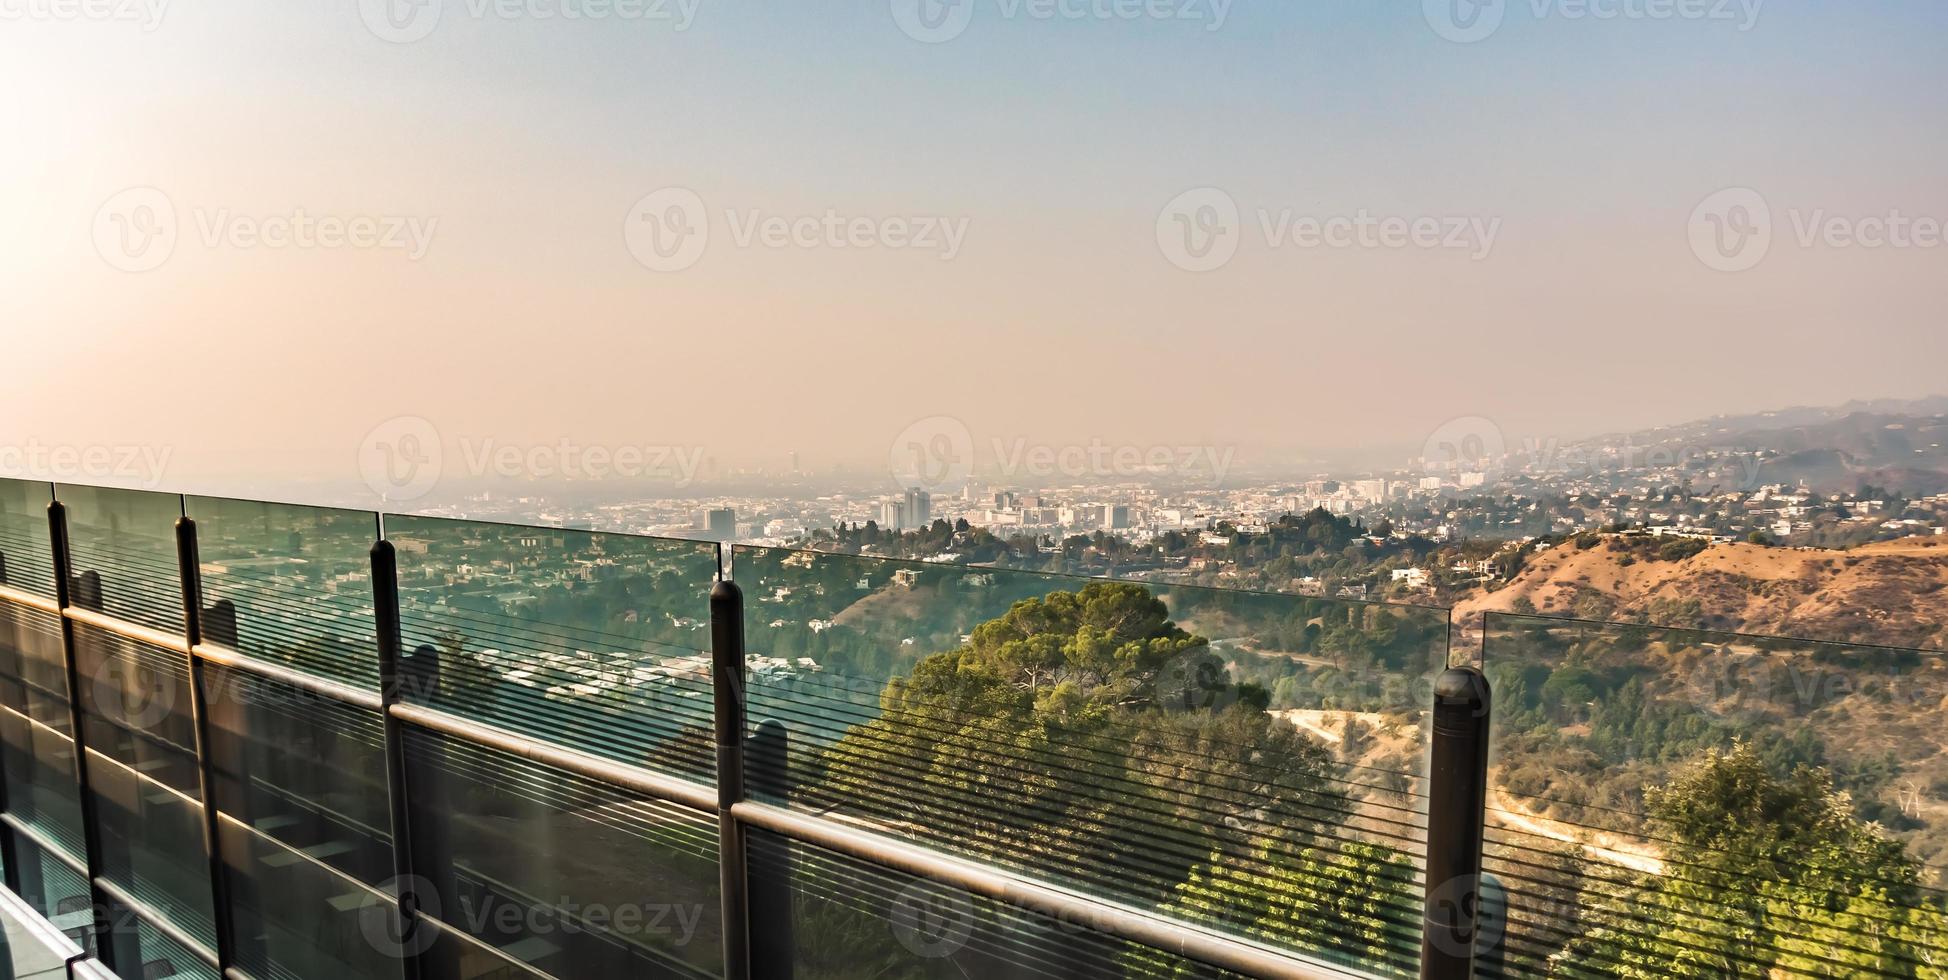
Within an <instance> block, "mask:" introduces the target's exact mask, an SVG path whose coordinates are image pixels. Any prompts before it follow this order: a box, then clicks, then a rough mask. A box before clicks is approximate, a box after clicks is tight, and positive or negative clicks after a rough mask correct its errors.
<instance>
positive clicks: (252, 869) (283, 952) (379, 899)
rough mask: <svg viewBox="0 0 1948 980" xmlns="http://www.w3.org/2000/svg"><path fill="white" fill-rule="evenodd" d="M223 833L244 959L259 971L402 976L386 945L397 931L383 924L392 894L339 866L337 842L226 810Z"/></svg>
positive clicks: (397, 979)
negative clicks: (310, 840)
mask: <svg viewBox="0 0 1948 980" xmlns="http://www.w3.org/2000/svg"><path fill="white" fill-rule="evenodd" d="M273 822H274V821H273ZM219 833H220V835H221V845H222V853H223V860H224V865H225V873H226V876H227V881H228V884H229V888H230V904H231V915H232V923H233V925H234V927H235V930H236V935H237V950H236V957H237V965H238V966H241V967H243V969H244V970H245V971H247V972H248V973H249V974H250V975H251V976H254V977H319V978H340V977H346V978H354V977H355V978H358V980H383V978H392V980H403V973H402V961H401V957H400V956H399V955H398V953H397V952H396V951H395V950H394V949H393V948H392V947H391V946H390V945H388V937H389V936H392V935H396V932H395V933H388V932H387V931H386V930H385V928H384V926H385V924H386V923H387V922H388V921H390V918H391V914H392V913H391V904H392V899H391V897H390V896H389V895H388V894H387V893H385V892H382V891H379V890H378V889H376V888H372V887H370V886H367V885H365V884H364V883H362V882H360V881H359V880H357V879H354V878H351V877H348V876H346V875H345V874H343V873H342V872H340V871H338V870H337V864H338V863H343V862H336V863H334V862H332V861H330V860H328V858H329V857H331V856H332V853H331V852H332V851H333V849H334V843H333V842H330V841H326V842H322V843H319V844H313V845H310V846H308V847H293V846H292V845H291V844H288V843H286V842H285V841H283V840H281V839H279V838H277V837H274V836H272V835H271V834H270V833H268V832H265V831H262V830H258V829H257V828H255V827H252V826H251V825H250V824H248V823H246V822H244V821H241V820H236V819H232V818H231V817H230V815H229V814H227V813H226V814H225V815H224V820H223V822H222V824H221V826H220V830H219ZM321 851H322V852H324V856H323V857H321V856H320V852H321ZM389 859H390V852H388V860H389ZM388 877H389V876H388Z"/></svg>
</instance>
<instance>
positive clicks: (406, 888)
mask: <svg viewBox="0 0 1948 980" xmlns="http://www.w3.org/2000/svg"><path fill="white" fill-rule="evenodd" d="M372 612H373V617H374V619H375V620H376V621H377V623H378V642H379V699H380V704H381V705H382V706H383V707H384V709H385V710H384V711H382V712H381V718H380V721H381V724H382V726H383V730H384V732H385V743H386V800H387V803H388V805H389V814H390V817H391V821H390V822H391V824H392V827H391V829H392V871H393V884H394V888H395V892H396V894H395V898H396V899H397V907H398V912H399V922H398V926H399V944H398V945H399V949H400V954H401V957H400V958H401V963H402V965H403V969H404V970H405V975H406V977H407V980H418V978H419V977H420V975H421V972H422V966H421V963H420V955H421V954H422V953H424V952H425V947H426V946H427V945H429V944H430V943H429V942H428V940H429V939H430V938H431V936H430V935H429V936H422V935H421V934H420V930H421V929H425V928H429V927H427V926H423V925H422V924H421V923H420V921H419V907H420V902H421V901H422V899H421V898H420V896H419V893H418V889H419V888H420V887H421V885H422V884H424V880H423V879H420V878H417V877H415V876H414V875H413V858H412V854H413V847H412V809H411V805H410V804H409V802H408V801H407V797H406V791H407V788H406V744H405V738H404V735H403V733H402V732H401V730H400V727H401V726H400V721H399V719H397V718H395V717H393V714H392V711H391V708H392V706H393V705H395V704H397V703H399V701H400V697H401V694H402V692H403V689H404V686H405V684H406V683H408V679H407V678H406V677H405V676H404V672H403V671H402V670H401V669H400V656H399V644H400V639H399V564H398V555H397V554H396V553H395V552H394V551H393V547H392V542H390V541H386V540H383V539H381V540H380V541H378V542H377V543H375V544H373V545H372Z"/></svg>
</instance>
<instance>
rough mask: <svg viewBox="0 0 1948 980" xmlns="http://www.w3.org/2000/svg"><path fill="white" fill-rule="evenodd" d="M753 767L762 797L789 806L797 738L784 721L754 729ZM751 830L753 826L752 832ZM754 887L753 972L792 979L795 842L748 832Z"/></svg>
mask: <svg viewBox="0 0 1948 980" xmlns="http://www.w3.org/2000/svg"><path fill="white" fill-rule="evenodd" d="M745 763H746V765H748V766H749V769H750V777H749V780H748V782H749V784H750V785H749V786H748V787H747V789H749V790H750V793H751V795H752V797H753V798H755V799H757V800H759V801H760V802H764V803H770V804H774V805H776V806H784V805H785V801H786V796H787V794H788V793H789V792H790V787H791V778H790V771H791V741H790V734H789V733H788V732H787V731H786V730H785V726H784V723H783V722H780V721H776V720H769V721H764V722H761V723H759V725H758V729H757V731H756V732H754V733H752V735H751V742H750V748H749V749H748V750H747V757H746V759H745ZM746 833H747V834H748V833H749V832H748V831H747V832H746ZM746 843H747V846H748V853H749V854H750V859H749V860H750V864H751V867H753V868H756V869H758V870H757V871H755V872H750V882H751V892H750V898H749V900H748V903H747V906H748V908H749V912H750V921H752V922H755V923H758V924H759V928H756V929H752V930H750V943H751V972H752V974H753V975H754V976H759V977H764V978H766V980H791V976H792V954H793V948H792V947H793V937H792V930H791V923H792V908H791V905H792V899H791V883H792V868H791V845H790V843H788V842H787V841H786V840H785V839H784V838H782V837H779V836H778V835H777V834H772V833H765V832H763V831H760V832H758V834H757V835H756V836H754V837H747V841H746Z"/></svg>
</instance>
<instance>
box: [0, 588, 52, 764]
mask: <svg viewBox="0 0 1948 980" xmlns="http://www.w3.org/2000/svg"><path fill="white" fill-rule="evenodd" d="M67 690H68V668H67V658H66V656H65V655H64V654H63V653H62V651H61V621H60V619H59V618H58V617H56V616H55V615H53V614H52V613H47V612H43V611H41V610H39V609H33V608H29V607H27V606H16V605H13V604H11V603H6V602H0V704H5V705H6V706H7V707H9V708H12V709H14V710H15V711H18V712H20V713H21V714H22V715H25V716H26V717H28V718H32V719H34V720H35V721H38V722H41V723H43V724H46V725H51V726H54V727H55V728H57V729H58V730H60V731H61V732H62V733H63V734H66V733H67V731H68V725H69V719H68V696H67Z"/></svg>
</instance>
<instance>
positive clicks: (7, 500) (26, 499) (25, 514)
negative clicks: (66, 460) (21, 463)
mask: <svg viewBox="0 0 1948 980" xmlns="http://www.w3.org/2000/svg"><path fill="white" fill-rule="evenodd" d="M53 499H54V488H53V487H52V486H51V485H49V484H46V483H36V482H34V481H31V480H14V479H6V478H0V585H9V586H12V587H14V588H16V589H20V590H21V591H23V592H32V593H34V594H35V595H38V596H42V597H44V598H48V599H52V598H54V551H53V549H52V548H51V547H50V546H49V544H48V531H47V505H48V503H49V502H50V501H52V500H53Z"/></svg>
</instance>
